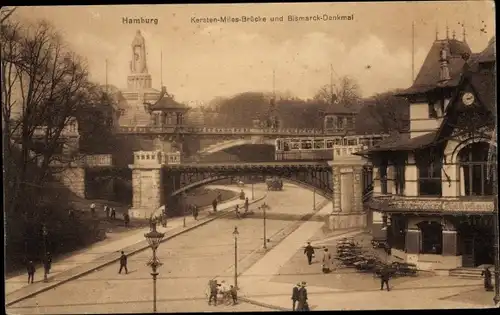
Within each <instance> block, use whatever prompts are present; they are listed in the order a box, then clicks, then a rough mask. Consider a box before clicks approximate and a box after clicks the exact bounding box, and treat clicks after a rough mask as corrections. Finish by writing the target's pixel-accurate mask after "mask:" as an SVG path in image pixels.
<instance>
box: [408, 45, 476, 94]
mask: <svg viewBox="0 0 500 315" xmlns="http://www.w3.org/2000/svg"><path fill="white" fill-rule="evenodd" d="M443 45H445V46H447V48H448V56H449V57H448V68H449V74H450V80H448V81H446V83H444V84H438V83H439V82H440V75H439V69H440V60H439V59H440V52H441V49H442V48H443ZM464 55H468V56H470V55H471V49H470V47H469V45H467V43H466V42H461V41H459V40H457V39H444V40H436V41H434V43H433V44H432V47H431V49H430V50H429V53H428V54H427V57H426V58H425V61H424V63H423V65H422V67H421V68H420V71H419V72H418V75H417V77H416V79H415V82H413V84H412V86H411V87H410V88H408V89H406V90H404V91H403V92H401V93H399V95H415V94H420V93H425V92H428V91H431V90H433V89H435V88H437V87H447V86H448V87H453V86H457V85H458V83H459V82H460V75H461V73H462V69H463V66H464V64H465V63H466V58H465V59H464Z"/></svg>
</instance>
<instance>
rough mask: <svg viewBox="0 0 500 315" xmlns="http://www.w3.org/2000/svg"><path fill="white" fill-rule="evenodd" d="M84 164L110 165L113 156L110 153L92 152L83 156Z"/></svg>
mask: <svg viewBox="0 0 500 315" xmlns="http://www.w3.org/2000/svg"><path fill="white" fill-rule="evenodd" d="M83 164H84V165H85V166H90V167H92V166H111V165H113V156H112V155H111V154H92V155H86V156H84V157H83Z"/></svg>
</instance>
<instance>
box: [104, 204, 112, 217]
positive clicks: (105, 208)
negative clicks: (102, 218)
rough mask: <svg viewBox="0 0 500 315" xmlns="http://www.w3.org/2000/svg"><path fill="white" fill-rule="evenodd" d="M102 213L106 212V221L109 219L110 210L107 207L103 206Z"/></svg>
mask: <svg viewBox="0 0 500 315" xmlns="http://www.w3.org/2000/svg"><path fill="white" fill-rule="evenodd" d="M104 212H106V219H109V218H110V212H111V209H110V208H109V207H108V206H107V205H104Z"/></svg>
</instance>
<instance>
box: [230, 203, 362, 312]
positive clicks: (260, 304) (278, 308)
mask: <svg viewBox="0 0 500 315" xmlns="http://www.w3.org/2000/svg"><path fill="white" fill-rule="evenodd" d="M325 206H326V205H324V206H323V207H325ZM320 210H321V209H320ZM308 215H310V213H309V214H306V215H304V217H305V216H308ZM313 215H314V213H313ZM311 217H312V216H311ZM309 219H310V217H309ZM307 221H309V220H306V221H304V222H302V223H305V222H307ZM299 226H300V225H298V226H297V227H296V228H294V229H293V230H292V231H291V232H290V234H292V233H293V232H294V231H295V230H297V229H298V227H299ZM351 232H353V231H345V232H343V233H339V234H338V235H336V236H342V235H344V234H349V233H351ZM290 234H288V235H287V236H285V237H284V238H283V239H282V240H281V241H283V240H284V239H285V238H286V237H288V236H289V235H290ZM238 299H239V300H242V301H245V302H247V303H249V304H253V305H257V306H262V307H266V308H270V309H274V310H279V311H284V312H291V311H293V310H292V309H291V308H285V307H281V306H277V305H272V304H267V303H263V302H259V301H256V300H253V299H250V298H247V297H245V296H243V297H238Z"/></svg>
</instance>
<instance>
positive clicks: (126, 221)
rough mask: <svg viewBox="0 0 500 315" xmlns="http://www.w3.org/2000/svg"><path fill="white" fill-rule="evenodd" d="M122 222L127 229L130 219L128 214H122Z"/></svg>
mask: <svg viewBox="0 0 500 315" xmlns="http://www.w3.org/2000/svg"><path fill="white" fill-rule="evenodd" d="M123 221H124V222H125V227H128V224H129V223H130V217H129V215H128V213H124V214H123Z"/></svg>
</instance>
